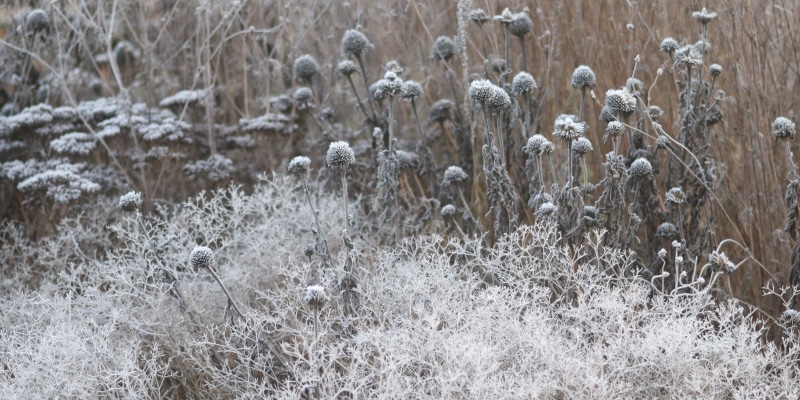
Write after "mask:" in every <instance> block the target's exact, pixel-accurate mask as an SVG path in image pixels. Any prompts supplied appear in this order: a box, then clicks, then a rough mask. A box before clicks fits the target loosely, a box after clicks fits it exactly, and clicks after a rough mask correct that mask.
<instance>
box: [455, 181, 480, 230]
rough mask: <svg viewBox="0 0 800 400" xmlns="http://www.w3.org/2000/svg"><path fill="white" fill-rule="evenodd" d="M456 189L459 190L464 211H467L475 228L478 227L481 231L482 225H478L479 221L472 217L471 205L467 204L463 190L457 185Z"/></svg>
mask: <svg viewBox="0 0 800 400" xmlns="http://www.w3.org/2000/svg"><path fill="white" fill-rule="evenodd" d="M456 188H457V189H458V197H460V198H461V202H462V203H464V209H465V210H467V215H469V219H471V220H472V222H473V223H474V224H475V226H476V227H478V229H480V225H478V220H476V219H475V217H473V216H472V211H471V210H470V209H469V203H467V199H466V197H464V192H463V191H462V190H461V186H458V185H456Z"/></svg>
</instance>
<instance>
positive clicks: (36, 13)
mask: <svg viewBox="0 0 800 400" xmlns="http://www.w3.org/2000/svg"><path fill="white" fill-rule="evenodd" d="M49 26H50V18H49V17H48V16H47V13H46V12H44V10H42V9H41V8H37V9H35V10H33V11H31V12H29V13H28V15H27V16H26V17H25V28H26V29H27V31H28V32H33V33H36V32H39V31H43V30H45V29H47V27H49Z"/></svg>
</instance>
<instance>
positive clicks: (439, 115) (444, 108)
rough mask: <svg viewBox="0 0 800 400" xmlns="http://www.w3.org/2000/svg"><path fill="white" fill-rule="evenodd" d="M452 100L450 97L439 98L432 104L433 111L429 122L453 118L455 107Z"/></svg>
mask: <svg viewBox="0 0 800 400" xmlns="http://www.w3.org/2000/svg"><path fill="white" fill-rule="evenodd" d="M454 106H455V104H453V102H452V101H450V100H448V99H442V100H439V101H437V102H435V103H433V105H431V111H430V114H429V115H428V123H434V122H444V121H447V120H449V119H452V118H453V117H452V115H453V114H452V112H453V107H454Z"/></svg>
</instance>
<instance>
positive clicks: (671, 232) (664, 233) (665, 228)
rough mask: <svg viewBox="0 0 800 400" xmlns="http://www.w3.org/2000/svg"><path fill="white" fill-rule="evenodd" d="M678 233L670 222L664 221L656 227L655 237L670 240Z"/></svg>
mask: <svg viewBox="0 0 800 400" xmlns="http://www.w3.org/2000/svg"><path fill="white" fill-rule="evenodd" d="M679 234H680V233H679V232H678V228H676V227H675V224H673V223H671V222H664V223H662V224H661V225H659V226H658V228H656V237H657V238H659V239H661V240H672V239H674V238H677V237H678V235H679Z"/></svg>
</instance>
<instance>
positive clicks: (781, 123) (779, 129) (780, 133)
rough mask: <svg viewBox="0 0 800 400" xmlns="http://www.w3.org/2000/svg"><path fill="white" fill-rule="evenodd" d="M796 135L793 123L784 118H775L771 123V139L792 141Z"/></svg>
mask: <svg viewBox="0 0 800 400" xmlns="http://www.w3.org/2000/svg"><path fill="white" fill-rule="evenodd" d="M795 134H797V130H796V128H795V125H794V122H792V120H790V119H789V118H786V117H778V118H775V121H773V122H772V137H774V138H775V139H776V140H777V139H794V135H795Z"/></svg>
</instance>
